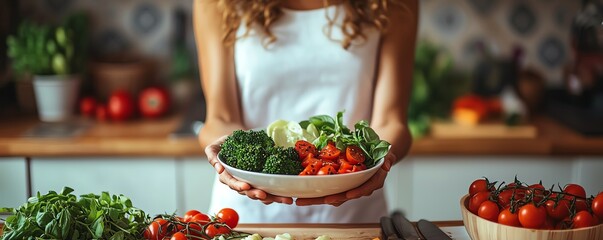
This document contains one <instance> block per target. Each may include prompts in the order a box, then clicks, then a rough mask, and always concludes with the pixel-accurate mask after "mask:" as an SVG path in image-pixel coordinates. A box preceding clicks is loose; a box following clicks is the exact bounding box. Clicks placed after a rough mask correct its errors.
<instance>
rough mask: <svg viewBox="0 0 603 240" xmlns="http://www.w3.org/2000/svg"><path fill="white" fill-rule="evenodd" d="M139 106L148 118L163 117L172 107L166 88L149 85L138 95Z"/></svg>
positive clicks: (143, 114)
mask: <svg viewBox="0 0 603 240" xmlns="http://www.w3.org/2000/svg"><path fill="white" fill-rule="evenodd" d="M138 107H139V108H140V113H141V114H142V116H144V117H146V118H157V117H161V116H163V115H165V114H166V113H167V112H168V110H169V109H170V95H169V93H168V91H167V89H166V88H163V87H158V86H153V87H147V88H145V89H143V90H142V91H141V92H140V94H139V95H138Z"/></svg>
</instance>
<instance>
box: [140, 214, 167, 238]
mask: <svg viewBox="0 0 603 240" xmlns="http://www.w3.org/2000/svg"><path fill="white" fill-rule="evenodd" d="M168 226H169V223H168V221H167V220H165V219H163V218H157V219H155V220H153V222H151V224H149V226H147V228H146V229H145V231H144V233H143V236H144V238H146V239H149V240H161V239H163V238H164V237H166V236H168V235H169V234H171V233H170V232H168Z"/></svg>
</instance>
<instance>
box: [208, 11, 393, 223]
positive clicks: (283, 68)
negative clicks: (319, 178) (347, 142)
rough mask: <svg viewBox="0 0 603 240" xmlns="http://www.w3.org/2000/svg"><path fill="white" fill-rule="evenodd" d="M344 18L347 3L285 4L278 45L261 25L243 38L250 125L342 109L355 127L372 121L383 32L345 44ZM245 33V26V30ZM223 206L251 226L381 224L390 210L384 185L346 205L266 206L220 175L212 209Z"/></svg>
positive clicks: (242, 79)
mask: <svg viewBox="0 0 603 240" xmlns="http://www.w3.org/2000/svg"><path fill="white" fill-rule="evenodd" d="M327 14H328V16H329V17H330V18H331V19H336V21H335V22H336V25H334V26H333V27H332V28H330V29H331V31H332V32H331V37H330V38H329V37H328V35H326V34H325V33H326V32H328V29H329V28H328V20H327ZM344 16H345V11H344V9H343V7H342V6H331V7H328V8H326V9H316V10H306V11H296V10H288V9H284V15H283V16H282V17H281V18H279V19H278V21H277V22H275V23H274V24H273V25H272V26H271V31H272V33H273V34H274V35H275V36H276V37H277V40H276V42H274V43H272V44H270V45H268V46H267V47H264V46H263V45H262V42H263V41H265V38H264V35H262V30H261V29H258V28H256V27H252V29H251V32H250V35H249V36H247V37H245V38H241V39H239V40H237V42H236V43H235V54H234V61H235V69H236V77H237V83H238V87H239V89H238V90H239V93H240V99H241V108H242V112H243V121H244V124H245V126H246V127H247V128H249V129H252V128H265V127H266V126H267V125H268V124H270V123H271V122H273V121H275V120H277V119H284V120H289V121H300V120H304V119H308V118H309V117H310V116H314V115H319V114H327V115H330V116H335V114H336V113H337V112H338V111H342V110H345V113H344V122H345V123H346V125H348V126H350V127H352V126H353V124H354V123H356V122H357V121H359V120H368V121H370V119H369V118H370V114H371V110H372V109H371V105H372V98H373V89H374V78H375V66H376V58H377V50H378V45H379V36H380V34H379V31H377V30H376V29H373V28H364V29H363V33H364V34H365V36H366V39H363V40H362V39H359V40H356V41H355V42H354V43H352V45H351V46H350V47H349V48H348V49H347V50H346V49H344V48H343V47H342V45H341V42H340V40H342V39H343V34H342V32H341V22H342V19H343V17H344ZM244 32H245V29H244V28H243V27H241V28H240V29H239V31H238V34H239V35H242V34H243V33H244ZM223 207H231V208H234V209H236V210H237V211H238V212H239V215H240V222H245V223H263V222H268V223H269V222H278V223H295V222H309V223H318V222H321V223H338V222H341V223H350V222H357V223H363V222H364V223H366V222H378V221H379V217H380V216H383V215H386V214H387V206H386V204H385V199H384V193H383V190H378V191H375V192H374V193H373V194H372V195H371V196H370V197H363V198H360V199H356V200H352V201H348V202H347V203H345V204H343V205H341V206H339V207H333V206H330V205H320V206H310V207H299V206H295V205H291V206H290V205H284V204H276V203H274V204H271V205H264V204H263V203H261V202H260V201H254V200H251V199H249V198H247V197H244V196H241V195H239V194H238V193H237V192H235V191H233V190H231V189H230V188H228V187H227V186H226V185H224V184H222V183H220V182H219V181H218V180H217V178H216V181H215V184H214V194H213V195H212V202H211V206H210V210H209V212H210V213H212V212H213V213H215V212H218V210H219V209H221V208H223Z"/></svg>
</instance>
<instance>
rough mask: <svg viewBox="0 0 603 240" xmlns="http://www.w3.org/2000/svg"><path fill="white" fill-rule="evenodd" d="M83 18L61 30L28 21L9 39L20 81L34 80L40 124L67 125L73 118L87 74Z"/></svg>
mask: <svg viewBox="0 0 603 240" xmlns="http://www.w3.org/2000/svg"><path fill="white" fill-rule="evenodd" d="M82 19H84V18H83V17H82V16H80V15H73V16H72V17H69V18H68V19H67V21H65V23H63V24H61V25H60V26H49V25H42V24H35V23H33V22H29V21H25V22H23V23H21V24H20V25H19V29H18V32H17V34H16V35H13V36H9V37H8V39H7V43H8V56H9V57H10V59H11V66H12V68H13V70H14V72H15V74H16V75H18V76H21V77H19V78H27V77H24V76H32V78H33V88H34V93H35V98H36V104H37V109H38V115H39V117H40V120H42V121H46V122H55V121H64V120H68V119H69V118H71V117H72V116H73V112H74V110H75V103H76V100H77V96H78V93H79V86H80V76H81V73H82V71H83V66H84V64H83V63H84V62H85V61H84V60H85V59H83V57H84V56H85V55H84V54H83V53H84V51H85V49H84V48H83V46H82V44H83V43H85V41H83V40H82V39H80V38H81V36H85V35H81V33H80V32H78V31H80V30H81V29H83V28H82V26H83V24H82V21H83V20H82Z"/></svg>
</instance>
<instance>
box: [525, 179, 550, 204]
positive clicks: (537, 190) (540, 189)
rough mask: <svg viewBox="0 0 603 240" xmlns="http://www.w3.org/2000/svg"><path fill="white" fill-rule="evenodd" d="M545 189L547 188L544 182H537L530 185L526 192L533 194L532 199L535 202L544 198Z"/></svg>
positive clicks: (528, 194) (527, 194) (529, 194)
mask: <svg viewBox="0 0 603 240" xmlns="http://www.w3.org/2000/svg"><path fill="white" fill-rule="evenodd" d="M545 191H546V190H545V188H544V186H542V184H539V183H536V184H532V185H530V186H529V187H528V189H526V191H525V194H526V196H532V197H533V198H532V200H533V201H534V202H540V201H542V199H543V198H544V195H545Z"/></svg>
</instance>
